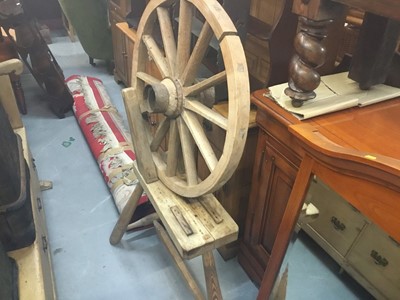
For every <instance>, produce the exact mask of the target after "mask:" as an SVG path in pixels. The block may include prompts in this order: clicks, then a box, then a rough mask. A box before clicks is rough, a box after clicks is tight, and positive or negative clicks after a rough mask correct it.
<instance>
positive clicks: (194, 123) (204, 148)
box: [182, 111, 218, 171]
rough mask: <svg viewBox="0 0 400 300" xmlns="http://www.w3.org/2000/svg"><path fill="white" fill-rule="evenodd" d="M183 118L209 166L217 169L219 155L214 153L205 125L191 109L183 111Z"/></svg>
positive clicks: (211, 169)
mask: <svg viewBox="0 0 400 300" xmlns="http://www.w3.org/2000/svg"><path fill="white" fill-rule="evenodd" d="M182 118H183V120H184V121H185V124H186V125H187V127H188V128H189V130H190V133H191V134H192V137H193V139H194V141H195V142H196V145H197V147H198V148H199V150H200V152H201V155H202V156H203V158H204V161H205V162H206V164H207V167H208V169H209V170H210V171H213V170H214V169H215V166H216V165H217V163H218V159H217V156H216V155H215V153H214V150H213V148H212V147H211V144H210V142H209V140H208V138H207V136H206V134H205V133H204V130H203V127H202V126H201V124H200V122H199V120H198V119H197V117H196V116H195V115H194V114H193V113H192V112H190V111H184V112H182Z"/></svg>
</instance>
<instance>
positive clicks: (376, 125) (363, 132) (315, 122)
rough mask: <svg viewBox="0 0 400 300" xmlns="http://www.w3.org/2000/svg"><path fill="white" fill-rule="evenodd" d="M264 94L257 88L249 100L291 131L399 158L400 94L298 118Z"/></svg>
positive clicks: (343, 145) (349, 147)
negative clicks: (315, 115) (304, 131)
mask: <svg viewBox="0 0 400 300" xmlns="http://www.w3.org/2000/svg"><path fill="white" fill-rule="evenodd" d="M264 93H265V90H264V91H263V90H260V91H256V92H255V93H254V94H253V97H252V102H253V103H254V104H256V105H257V107H258V108H259V109H261V110H268V111H269V113H272V114H274V115H275V118H279V119H281V120H282V122H284V123H286V125H287V126H288V127H289V126H290V127H291V128H292V130H295V131H299V130H301V129H304V130H305V129H306V128H308V129H309V130H312V131H314V132H316V131H318V132H319V134H320V137H321V138H322V136H323V137H324V138H327V139H329V140H330V142H331V143H334V144H337V145H338V146H341V147H345V148H348V149H353V150H357V151H361V152H365V153H369V154H371V155H375V154H376V155H383V156H387V157H389V158H393V159H396V160H399V161H400V120H399V119H400V97H399V98H395V99H392V100H388V101H384V102H381V103H378V104H374V105H370V106H366V107H363V108H360V107H354V108H349V109H346V110H342V111H338V112H334V113H330V114H326V115H322V116H319V117H314V118H312V119H308V120H304V121H300V120H298V119H297V118H296V117H294V116H293V115H292V114H291V113H289V112H287V111H286V110H284V109H282V108H281V107H279V106H278V105H277V104H276V103H275V102H274V101H272V100H270V99H269V98H267V97H265V96H263V94H264ZM311 128H313V129H311Z"/></svg>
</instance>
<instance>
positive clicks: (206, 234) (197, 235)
mask: <svg viewBox="0 0 400 300" xmlns="http://www.w3.org/2000/svg"><path fill="white" fill-rule="evenodd" d="M133 169H134V171H135V173H136V176H137V177H138V179H139V181H140V183H141V184H142V186H143V188H144V190H145V192H146V194H147V195H148V196H149V198H150V201H151V203H152V204H153V206H154V208H155V210H156V211H157V213H158V215H159V216H160V219H161V221H162V222H163V224H164V225H165V227H166V230H167V231H168V234H169V236H170V237H171V239H172V241H173V243H174V245H175V247H176V249H177V250H178V252H179V254H180V255H181V256H182V257H183V258H185V259H190V258H193V257H196V256H198V255H201V254H203V253H205V252H207V251H210V250H211V249H215V248H217V247H220V246H223V245H225V244H227V243H230V242H232V241H235V240H236V239H237V236H238V226H237V224H236V223H235V222H234V221H233V219H232V218H231V216H229V214H228V213H227V212H226V211H225V209H224V208H223V207H222V206H221V204H220V203H219V202H218V200H217V199H216V198H215V197H214V196H213V195H212V194H208V195H205V196H202V197H200V198H199V199H192V200H191V201H185V200H184V199H182V197H180V196H178V195H176V194H175V193H173V192H171V191H170V190H169V189H168V188H167V187H166V186H165V185H164V184H163V183H162V182H160V181H156V182H152V183H147V184H146V183H145V182H144V178H143V177H142V175H141V174H140V172H139V171H138V168H137V164H136V162H134V165H133ZM199 201H207V202H210V206H211V207H214V209H215V211H216V213H217V214H218V215H220V216H221V218H222V219H223V222H221V223H220V224H216V223H215V222H214V220H213V218H212V217H211V216H210V215H209V214H208V212H207V211H206V210H205V209H204V207H203V206H202V205H201V204H200V202H199ZM174 206H176V207H178V208H179V210H180V211H181V212H182V216H184V218H185V220H186V221H187V222H188V224H189V225H190V227H191V228H192V230H193V234H191V235H189V236H188V235H186V233H185V232H184V231H183V230H182V228H181V226H180V225H179V223H178V221H177V220H176V218H175V216H174V214H173V213H172V211H171V207H174Z"/></svg>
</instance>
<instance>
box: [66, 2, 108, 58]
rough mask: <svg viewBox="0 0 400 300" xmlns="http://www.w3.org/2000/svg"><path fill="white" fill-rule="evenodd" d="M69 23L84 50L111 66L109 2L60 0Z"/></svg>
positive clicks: (90, 56) (90, 55)
mask: <svg viewBox="0 0 400 300" xmlns="http://www.w3.org/2000/svg"><path fill="white" fill-rule="evenodd" d="M58 2H59V3H60V6H61V9H62V10H63V12H64V14H65V16H66V17H67V18H68V21H69V22H70V23H71V24H72V26H73V27H74V29H75V31H76V34H77V36H78V38H79V41H80V42H81V44H82V47H83V49H84V50H85V52H86V53H87V54H88V55H89V59H90V63H91V64H92V65H94V63H93V59H101V60H105V61H106V62H107V65H108V66H109V65H110V63H111V61H112V60H113V47H112V39H111V28H110V26H109V23H108V15H107V0H58Z"/></svg>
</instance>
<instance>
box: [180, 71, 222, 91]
mask: <svg viewBox="0 0 400 300" xmlns="http://www.w3.org/2000/svg"><path fill="white" fill-rule="evenodd" d="M225 81H226V71H222V72H219V73H217V74H215V75H213V76H211V77H209V78H207V79H204V80H202V81H200V82H198V83H195V84H193V85H191V86H188V87H184V88H183V93H184V95H185V96H187V97H189V96H194V95H198V94H199V93H201V92H203V91H205V90H206V89H208V88H210V87H213V86H216V85H218V84H220V83H223V82H225Z"/></svg>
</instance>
